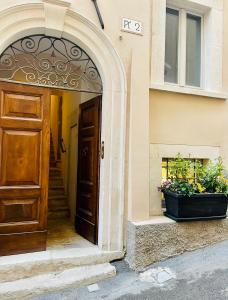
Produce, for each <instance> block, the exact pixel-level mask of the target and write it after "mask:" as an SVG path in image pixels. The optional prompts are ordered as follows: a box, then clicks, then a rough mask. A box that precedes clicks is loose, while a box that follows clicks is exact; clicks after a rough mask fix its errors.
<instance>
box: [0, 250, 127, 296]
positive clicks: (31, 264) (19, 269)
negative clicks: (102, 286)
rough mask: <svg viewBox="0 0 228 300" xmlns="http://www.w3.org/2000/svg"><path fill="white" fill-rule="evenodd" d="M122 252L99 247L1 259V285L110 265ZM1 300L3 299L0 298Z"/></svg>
mask: <svg viewBox="0 0 228 300" xmlns="http://www.w3.org/2000/svg"><path fill="white" fill-rule="evenodd" d="M123 256H124V253H123V252H121V251H102V250H100V249H99V248H98V247H88V248H69V249H56V250H47V251H43V252H35V253H27V254H19V255H10V256H3V257H0V285H1V284H2V283H3V282H10V281H14V280H20V279H25V278H29V277H32V276H38V275H41V274H45V273H50V272H61V271H64V270H67V269H72V268H76V267H82V266H92V265H98V264H104V263H109V262H111V261H113V260H117V259H121V258H123ZM0 299H1V297H0Z"/></svg>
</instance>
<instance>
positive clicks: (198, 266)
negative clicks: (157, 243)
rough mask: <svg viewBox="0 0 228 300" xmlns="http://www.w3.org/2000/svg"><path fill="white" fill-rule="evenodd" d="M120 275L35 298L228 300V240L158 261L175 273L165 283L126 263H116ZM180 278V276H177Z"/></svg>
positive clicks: (155, 266)
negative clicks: (142, 276)
mask: <svg viewBox="0 0 228 300" xmlns="http://www.w3.org/2000/svg"><path fill="white" fill-rule="evenodd" d="M115 266H116V268H117V276H116V277H115V278H112V279H108V280H104V281H102V282H100V283H99V284H98V286H99V290H98V291H95V292H89V291H88V288H87V287H84V288H79V289H72V288H71V289H67V290H64V291H61V292H56V293H52V294H47V295H42V296H39V297H35V298H33V300H84V299H85V300H98V299H105V300H114V299H118V300H131V299H132V300H136V299H137V300H166V299H167V300H220V299H221V300H224V299H228V241H225V242H221V243H218V244H216V245H213V246H210V247H207V248H203V249H200V250H197V251H194V252H190V253H185V254H183V255H180V256H178V257H175V258H172V259H169V260H166V261H164V262H161V263H157V264H154V265H152V266H150V267H149V269H152V270H157V269H158V268H160V267H161V268H163V269H164V268H168V269H169V270H170V271H171V272H172V274H174V275H175V276H173V278H171V279H170V280H168V281H165V282H164V283H157V282H156V283H155V282H145V281H141V280H140V276H139V274H138V273H136V272H133V271H132V270H130V269H129V268H128V266H127V264H126V263H124V262H116V263H115ZM174 277H176V278H174Z"/></svg>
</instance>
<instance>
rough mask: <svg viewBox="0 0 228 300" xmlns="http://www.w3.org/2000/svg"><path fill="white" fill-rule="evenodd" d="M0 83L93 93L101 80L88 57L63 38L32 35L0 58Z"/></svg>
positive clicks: (7, 50)
mask: <svg viewBox="0 0 228 300" xmlns="http://www.w3.org/2000/svg"><path fill="white" fill-rule="evenodd" d="M0 80H7V81H13V82H23V83H27V84H32V85H40V86H50V87H55V88H64V89H71V90H77V91H86V92H92V93H101V92H102V81H101V77H100V75H99V72H98V70H97V68H96V66H95V64H94V63H93V61H92V60H91V58H90V57H89V56H88V55H87V54H86V52H85V51H84V50H82V49H81V48H80V47H79V46H77V45H75V44H73V43H72V42H70V41H68V40H66V39H63V38H61V39H60V38H54V37H49V36H45V35H33V36H29V37H25V38H22V39H20V40H18V41H16V42H15V43H13V44H11V45H10V46H9V47H8V48H7V49H6V50H5V51H4V52H3V53H2V54H1V56H0Z"/></svg>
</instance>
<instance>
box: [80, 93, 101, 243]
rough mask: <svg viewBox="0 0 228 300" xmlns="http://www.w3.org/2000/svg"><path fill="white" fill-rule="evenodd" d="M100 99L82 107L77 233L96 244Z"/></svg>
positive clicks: (86, 103)
mask: <svg viewBox="0 0 228 300" xmlns="http://www.w3.org/2000/svg"><path fill="white" fill-rule="evenodd" d="M100 115H101V96H99V97H96V98H94V99H92V100H89V101H87V102H85V103H83V104H81V105H80V116H79V129H78V177H77V209H76V220H75V227H76V231H77V232H78V233H79V234H80V235H82V236H83V237H85V238H86V239H87V240H89V241H90V242H92V243H94V244H97V236H98V234H97V232H98V204H99V203H98V192H99V165H100V154H99V148H100V126H101V124H100V123H101V122H100V119H101V118H100Z"/></svg>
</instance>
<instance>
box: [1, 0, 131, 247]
mask: <svg viewBox="0 0 228 300" xmlns="http://www.w3.org/2000/svg"><path fill="white" fill-rule="evenodd" d="M28 2H29V1H28ZM31 2H32V3H30V4H29V3H28V4H24V5H17V0H15V1H11V5H12V7H10V8H9V9H7V10H4V11H1V12H0V16H1V18H0V36H1V42H0V53H1V52H2V51H3V50H4V49H5V48H6V47H7V46H8V45H9V44H11V43H12V42H13V41H16V40H17V39H19V38H22V37H24V36H28V35H32V34H45V32H46V21H45V10H44V3H36V4H34V2H33V1H31ZM53 6H54V5H53ZM49 9H51V7H49ZM61 28H62V30H61V29H60V28H58V30H57V31H55V32H53V34H56V35H57V36H58V35H61V36H62V37H64V38H67V39H69V40H71V41H72V42H74V43H76V44H78V45H79V46H80V47H82V48H83V49H84V50H85V51H86V52H87V53H88V55H89V56H90V57H91V58H92V59H93V61H94V63H95V64H96V66H97V68H98V70H99V72H100V75H101V78H102V82H103V90H104V92H103V102H102V131H101V139H102V140H103V141H104V142H105V158H104V159H103V160H101V166H100V195H99V232H98V246H99V248H100V249H102V250H106V251H122V250H123V230H124V228H123V227H124V190H125V189H124V184H125V173H124V164H125V130H126V76H125V71H124V67H123V64H122V62H121V59H120V57H119V56H118V54H117V52H116V51H115V49H114V47H113V46H112V44H111V42H110V40H109V39H108V37H107V36H106V35H105V33H104V32H103V31H102V30H100V29H99V28H98V27H97V26H96V25H95V24H94V23H92V22H91V21H89V20H88V19H86V18H85V17H83V16H82V15H80V14H78V13H76V12H74V11H72V10H70V9H68V10H67V11H66V15H65V17H64V24H63V26H62V25H61Z"/></svg>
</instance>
